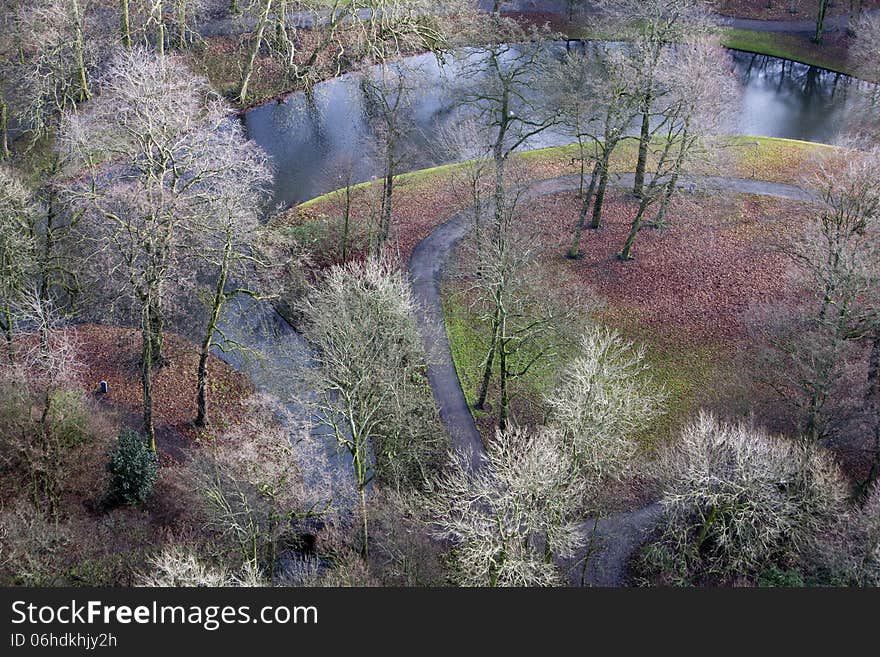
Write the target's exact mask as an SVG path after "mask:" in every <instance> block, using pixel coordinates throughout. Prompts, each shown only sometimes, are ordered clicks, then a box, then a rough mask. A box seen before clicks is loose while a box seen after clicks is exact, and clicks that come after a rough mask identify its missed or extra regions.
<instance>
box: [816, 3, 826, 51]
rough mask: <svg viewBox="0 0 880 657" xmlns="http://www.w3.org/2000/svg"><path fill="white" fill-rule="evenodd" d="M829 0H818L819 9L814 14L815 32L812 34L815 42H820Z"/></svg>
mask: <svg viewBox="0 0 880 657" xmlns="http://www.w3.org/2000/svg"><path fill="white" fill-rule="evenodd" d="M828 3H829V0H819V11H818V12H817V14H816V34H815V35H813V41H814V42H815V43H822V32H823V31H824V29H825V14H826V13H827V12H828Z"/></svg>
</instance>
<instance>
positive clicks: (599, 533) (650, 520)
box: [409, 173, 814, 586]
mask: <svg viewBox="0 0 880 657" xmlns="http://www.w3.org/2000/svg"><path fill="white" fill-rule="evenodd" d="M633 177H634V176H633V174H631V173H626V174H620V175H618V176H616V177H612V179H611V180H610V181H609V185H613V186H617V187H630V186H632V184H633ZM680 187H681V188H682V189H685V190H688V191H695V190H697V189H699V190H718V191H726V192H735V193H743V194H755V195H759V196H768V197H771V198H780V199H788V200H795V201H809V200H811V199H813V198H814V197H813V195H811V194H810V193H808V192H806V191H804V190H803V189H801V188H800V187H797V186H795V185H788V184H784V183H774V182H767V181H763V180H751V179H747V178H726V177H716V176H686V177H683V178H682V181H681V183H680ZM577 188H578V176H560V177H558V178H551V179H549V180H543V181H540V182H538V183H536V184H535V185H534V186H533V188H532V189H531V190H530V192H529V193H528V194H527V198H532V199H534V198H538V197H540V196H545V195H547V194H556V193H559V192H566V191H571V190H574V189H577ZM468 219H469V217H468V213H467V211H464V212H461V213H459V214H456V215H455V216H453V217H452V218H451V219H449V220H448V221H446V222H444V223H442V224H440V226H438V227H437V228H435V229H434V232H432V233H431V234H430V235H429V236H428V237H426V238H425V239H424V240H422V241H421V242H420V243H419V244H418V246H416V248H415V250H414V251H413V253H412V256H411V257H410V261H409V271H410V277H411V279H412V286H413V293H414V294H415V298H416V300H417V302H418V304H419V307H420V311H419V315H418V322H419V328H420V330H421V332H422V339H423V340H424V344H425V349H426V351H427V352H428V354H429V364H428V379H429V380H430V383H431V389H432V390H433V392H434V398H435V399H436V401H437V405H438V406H439V408H440V417H441V418H442V420H443V424H444V426H445V427H446V430H447V432H448V433H449V435H450V437H451V439H452V443H453V447H454V448H455V449H457V450H459V451H460V452H462V453H463V454H466V455H467V457H468V459H467V462H468V463H469V464H470V466H471V468H472V469H473V470H477V469H479V468H481V467H482V466H483V463H484V460H483V456H484V454H485V449H484V446H483V441H482V438H481V437H480V433H479V431H477V427H476V424H475V423H474V418H473V415H471V412H470V408H469V407H468V404H467V401H466V400H465V396H464V392H463V391H462V388H461V383H460V382H459V379H458V375H457V373H456V371H455V364H454V362H453V360H452V351H451V349H450V347H449V340H448V338H447V335H446V328H445V324H444V321H443V304H442V302H441V297H440V280H441V277H442V275H443V269H444V266H445V265H446V263H447V262H448V261H449V258H450V255H451V252H452V249H453V248H454V247H455V246H456V244H458V243H459V242H460V241H461V239H462V238H464V236H465V235H466V234H467V232H468V229H469V221H468ZM661 515H662V511H661V508H660V505H659V504H657V503H654V504H651V505H649V506H646V507H644V508H642V509H638V510H636V511H632V512H627V513H617V514H613V515H610V516H606V517H604V518H600V519H599V520H598V521H596V520H587V521H585V522H584V523H583V524H582V525H581V530H582V531H583V532H584V533H585V534H587V535H589V536H590V539H589V541H588V546H587V548H586V549H585V550H584V551H583V552H582V553H581V554H579V555H576V556H575V558H572V559H568V560H566V561H564V562H563V563H562V564H561V565H562V567H563V569H564V571H565V572H566V573H567V574H568V576H569V580H570V582H571V584H572V585H575V586H579V585H581V583H582V581H581V577H582V564H583V559H584V557H585V556H587V555H589V557H588V567H587V570H586V578H585V580H584V581H583V583H585V584H587V585H591V586H622V585H625V584H626V583H627V582H628V576H627V569H626V565H627V562H628V560H629V558H630V557H631V556H632V554H633V552H634V551H635V550H636V549H637V548H639V547H640V546H641V545H642V544H643V543H644V541H645V539H646V538H647V536H648V534H649V533H650V531H651V530H652V529H653V528H654V527H656V525H657V522H658V521H659V520H660V517H661Z"/></svg>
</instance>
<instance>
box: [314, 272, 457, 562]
mask: <svg viewBox="0 0 880 657" xmlns="http://www.w3.org/2000/svg"><path fill="white" fill-rule="evenodd" d="M300 311H301V313H302V316H303V318H304V335H305V337H306V338H307V339H308V341H309V342H310V344H311V345H312V346H313V347H314V348H315V350H316V353H315V368H314V370H312V371H311V372H310V373H307V375H310V376H312V377H313V378H314V379H315V380H314V382H313V383H312V385H311V388H313V389H315V390H317V391H318V394H317V399H316V400H315V401H314V403H313V405H314V406H315V410H314V414H315V418H316V419H315V422H316V424H317V425H318V426H317V429H318V430H321V429H323V430H324V431H326V432H328V433H329V436H330V438H332V439H333V440H334V441H335V442H336V443H337V444H338V445H339V447H340V448H341V449H343V450H345V451H346V452H347V453H348V454H349V455H350V456H351V459H352V468H353V471H354V478H355V482H356V486H357V490H358V494H359V496H360V503H361V513H362V515H363V544H362V552H363V555H364V557H365V558H366V557H367V556H368V554H369V547H368V546H369V532H368V526H367V518H368V511H367V487H368V485H369V484H370V482H371V481H373V480H374V479H376V478H377V477H378V478H379V479H381V480H382V481H385V482H388V483H390V484H391V485H393V486H394V487H395V488H402V487H409V486H412V485H416V484H418V483H419V482H421V481H423V480H424V479H425V478H426V476H427V474H426V473H427V472H428V471H429V470H430V468H431V466H432V464H433V462H434V461H435V460H436V458H437V454H438V452H439V451H440V450H442V449H443V447H444V446H443V444H442V443H443V440H442V433H441V430H440V428H439V424H438V415H437V410H436V407H435V406H434V402H433V398H432V395H431V391H430V388H429V386H428V384H427V380H426V378H425V374H424V371H425V355H424V352H423V346H422V339H421V334H420V333H419V330H418V327H417V326H416V324H415V319H414V312H415V301H414V300H413V297H412V292H411V290H410V287H409V283H408V281H407V280H406V277H405V275H404V274H403V273H401V272H399V271H395V270H393V269H391V268H390V266H389V265H388V263H386V262H381V261H379V260H375V259H371V260H368V261H366V262H364V263H354V262H351V263H348V264H345V265H339V266H334V267H333V268H331V269H330V271H329V272H328V273H327V275H326V276H325V277H324V279H323V280H322V281H321V282H320V283H319V284H318V285H316V287H315V288H314V289H313V290H312V291H311V293H310V294H309V295H308V297H307V298H306V299H305V300H304V301H303V302H302V304H301V306H300Z"/></svg>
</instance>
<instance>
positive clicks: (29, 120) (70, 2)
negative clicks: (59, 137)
mask: <svg viewBox="0 0 880 657" xmlns="http://www.w3.org/2000/svg"><path fill="white" fill-rule="evenodd" d="M17 10H18V12H19V16H18V21H17V22H18V26H17V27H18V30H19V38H20V43H19V53H20V66H19V70H20V74H19V84H20V86H21V95H22V96H23V100H22V110H21V119H22V123H23V124H24V125H26V126H27V127H28V128H29V129H30V130H31V132H32V133H33V134H34V136H35V137H42V136H44V135H45V134H47V132H48V131H49V130H50V129H51V128H52V127H54V119H55V118H56V117H57V116H58V115H59V114H60V113H61V112H64V111H68V110H71V109H72V108H73V107H74V106H75V104H76V103H78V102H81V101H84V100H87V99H89V98H90V97H91V85H90V78H91V76H92V74H93V72H94V70H95V67H96V65H97V62H98V59H99V56H100V55H99V53H100V48H101V47H102V42H103V32H102V31H101V30H100V25H99V26H97V29H95V30H92V31H91V32H89V33H88V38H86V36H87V32H86V16H85V13H84V11H83V7H82V6H81V3H80V0H51V1H50V2H39V3H37V2H21V3H20V4H19V5H18V6H17Z"/></svg>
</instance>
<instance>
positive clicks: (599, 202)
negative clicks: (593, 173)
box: [590, 153, 611, 230]
mask: <svg viewBox="0 0 880 657" xmlns="http://www.w3.org/2000/svg"><path fill="white" fill-rule="evenodd" d="M610 156H611V154H610V153H606V155H604V156H603V161H602V167H601V169H600V172H599V186H598V188H597V189H596V202H595V203H593V220H592V221H591V222H590V228H591V229H593V230H598V229H599V228H601V227H602V208H603V207H605V192H606V191H607V190H608V158H609V157H610Z"/></svg>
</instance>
